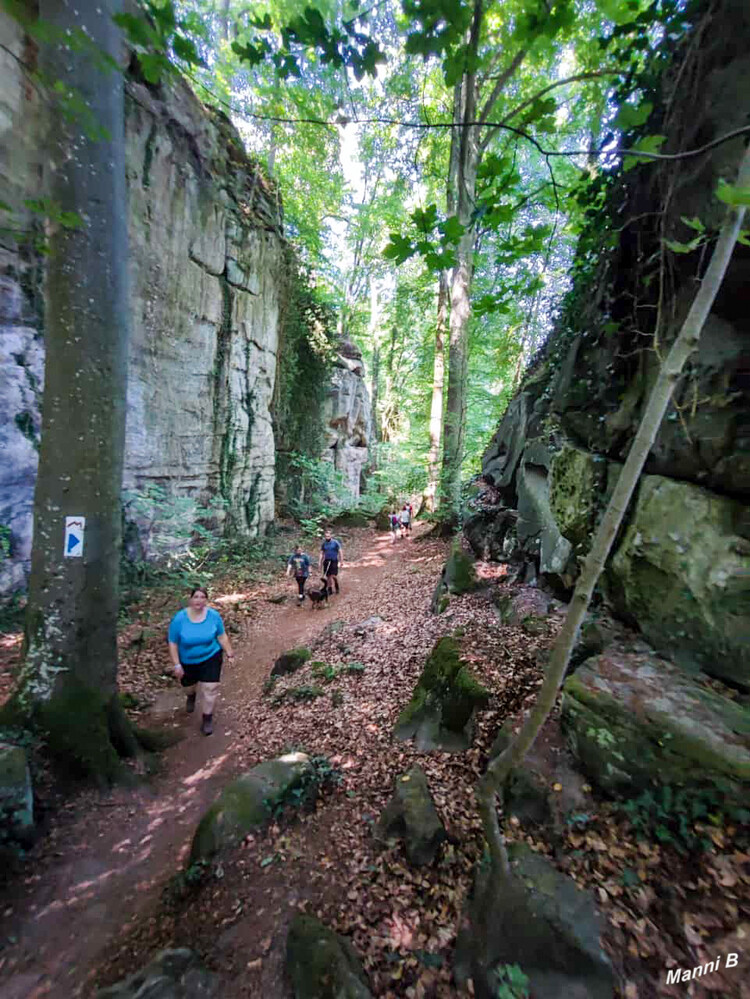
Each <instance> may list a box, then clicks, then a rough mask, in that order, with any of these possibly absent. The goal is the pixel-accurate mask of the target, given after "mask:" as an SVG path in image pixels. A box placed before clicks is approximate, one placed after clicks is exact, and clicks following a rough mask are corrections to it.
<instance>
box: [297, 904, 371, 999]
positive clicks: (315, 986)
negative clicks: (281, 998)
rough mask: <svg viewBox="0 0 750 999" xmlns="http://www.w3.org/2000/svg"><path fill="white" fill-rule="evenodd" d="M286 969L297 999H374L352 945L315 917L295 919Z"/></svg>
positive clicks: (300, 915) (303, 916) (298, 916)
mask: <svg viewBox="0 0 750 999" xmlns="http://www.w3.org/2000/svg"><path fill="white" fill-rule="evenodd" d="M286 970H287V974H288V976H289V980H290V981H291V983H292V993H293V995H294V997H295V999H372V993H371V992H370V990H369V988H368V984H367V978H366V976H365V973H364V970H363V968H362V964H361V962H360V960H359V957H358V956H357V953H356V951H355V950H354V948H353V947H352V945H351V944H350V943H349V941H348V940H347V939H346V938H345V937H341V936H339V935H338V934H336V933H334V932H333V930H329V929H328V927H327V926H324V925H323V923H321V922H320V920H318V919H315V918H314V917H313V916H305V915H302V914H301V913H298V914H297V915H296V916H295V917H294V919H292V922H291V924H290V926H289V934H288V936H287V940H286Z"/></svg>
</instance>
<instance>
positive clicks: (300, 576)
mask: <svg viewBox="0 0 750 999" xmlns="http://www.w3.org/2000/svg"><path fill="white" fill-rule="evenodd" d="M292 573H294V578H295V579H296V580H297V589H298V590H299V596H298V597H297V602H298V604H299V605H300V606H302V601H303V600H304V599H305V583H306V582H307V578H308V576H309V575H310V556H309V555H305V553H304V552H303V551H302V545H297V546H296V547H295V549H294V554H293V555H290V556H289V560H288V562H287V564H286V574H287V576H290V575H291V574H292Z"/></svg>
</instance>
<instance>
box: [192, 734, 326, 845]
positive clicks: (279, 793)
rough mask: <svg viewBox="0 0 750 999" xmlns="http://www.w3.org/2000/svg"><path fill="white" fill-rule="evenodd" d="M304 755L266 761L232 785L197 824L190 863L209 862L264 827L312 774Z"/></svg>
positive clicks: (309, 764) (228, 785)
mask: <svg viewBox="0 0 750 999" xmlns="http://www.w3.org/2000/svg"><path fill="white" fill-rule="evenodd" d="M311 771H312V765H311V763H310V760H309V758H308V757H307V756H306V755H305V754H304V753H289V754H287V755H286V756H281V757H279V758H278V759H276V760H266V761H265V762H264V763H260V764H258V766H257V767H253V769H252V770H250V771H249V772H248V773H246V774H242V776H241V777H237V778H236V779H235V780H233V781H231V782H230V783H229V784H227V786H226V787H225V788H224V790H223V791H222V792H221V794H220V795H219V797H218V799H217V800H216V801H215V802H214V804H213V805H212V806H211V807H210V808H209V809H208V811H207V812H206V813H205V815H204V816H203V818H202V819H201V820H200V822H199V823H198V828H197V829H196V830H195V835H194V836H193V843H192V846H191V849H190V862H191V863H194V862H195V861H198V860H208V859H210V858H211V857H213V856H214V855H215V854H217V853H219V852H220V851H221V850H223V849H226V848H228V847H232V846H236V845H237V844H238V843H240V842H241V841H242V839H243V838H244V837H245V836H246V835H247V834H248V833H249V832H252V831H253V829H257V828H259V827H261V826H264V825H265V824H266V822H267V821H268V820H269V819H270V817H271V815H272V813H273V810H274V808H275V807H276V806H277V805H279V804H281V803H282V802H283V801H284V800H285V798H286V797H287V795H288V794H289V792H290V791H292V790H293V789H294V788H297V787H299V786H300V785H301V784H302V783H303V781H304V779H305V777H306V776H307V775H308V774H309V773H311Z"/></svg>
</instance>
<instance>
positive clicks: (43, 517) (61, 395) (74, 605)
mask: <svg viewBox="0 0 750 999" xmlns="http://www.w3.org/2000/svg"><path fill="white" fill-rule="evenodd" d="M118 9H119V3H118V0H100V3H98V4H86V5H84V6H83V8H82V9H81V12H78V11H75V10H74V9H73V5H72V4H69V3H65V2H64V0H42V4H41V10H40V16H41V18H42V19H43V20H44V21H45V22H46V23H48V24H52V25H55V26H56V27H57V28H61V29H68V28H75V29H76V30H79V31H80V30H84V31H85V32H86V33H87V34H88V36H89V37H90V38H91V39H92V41H93V43H94V44H95V45H97V46H98V47H99V48H100V49H101V50H102V51H104V52H107V53H108V54H109V55H111V56H112V57H113V58H114V59H118V60H119V57H120V55H121V42H120V35H119V31H118V29H117V28H116V26H115V25H114V24H113V22H112V16H113V15H114V14H115V13H116V12H117V10H118ZM41 60H42V64H43V67H44V70H45V72H46V73H47V74H48V76H49V78H51V79H52V80H54V81H59V82H61V83H62V84H64V85H65V87H66V88H69V91H70V92H73V93H75V94H77V95H78V96H80V98H82V99H83V100H84V101H86V103H87V104H88V106H89V108H90V110H91V113H92V121H93V122H94V123H95V126H96V128H97V129H101V130H106V133H104V132H102V134H106V135H107V138H104V139H102V138H97V139H92V138H91V137H89V136H88V135H86V134H84V127H83V126H85V125H86V124H87V123H86V122H83V121H81V120H74V121H66V120H65V119H64V118H63V117H62V115H57V116H56V120H55V121H54V122H52V121H51V120H50V123H49V141H48V151H49V161H50V162H51V163H52V164H53V169H54V173H53V176H52V178H51V183H50V187H49V195H50V197H51V198H52V199H53V201H54V202H56V203H57V205H58V206H59V208H61V209H62V210H64V211H69V212H77V213H78V214H79V216H80V217H81V219H82V220H83V221H82V225H81V226H80V228H77V229H65V228H61V227H57V226H56V227H54V230H53V232H52V233H51V236H50V241H49V249H50V254H49V257H48V267H47V284H46V297H45V347H46V363H45V385H44V398H43V404H42V439H41V448H40V454H39V474H38V478H37V484H36V493H35V499H34V541H33V549H32V558H31V578H30V582H29V605H28V612H27V620H26V658H25V664H24V667H23V671H22V675H21V681H20V684H19V689H18V691H17V693H16V696H15V697H14V700H13V704H12V706H13V709H14V710H15V711H16V712H20V713H21V714H22V716H24V717H26V718H27V719H30V720H31V721H32V723H33V724H35V725H36V726H38V727H39V728H40V729H41V730H42V731H43V732H44V733H45V735H46V739H47V742H48V746H49V749H50V752H51V754H52V755H53V756H55V757H57V758H59V759H60V760H64V761H65V762H66V763H67V764H68V765H72V766H73V768H74V769H75V770H77V771H78V772H80V773H82V774H84V775H86V776H89V777H93V778H94V779H97V780H106V779H110V778H112V777H113V776H114V775H115V773H116V771H117V769H118V752H120V753H129V752H132V751H133V750H134V748H135V745H134V740H133V737H132V735H131V733H130V729H129V726H128V725H127V722H126V719H125V717H124V715H123V712H122V709H121V708H120V706H119V702H118V699H117V615H118V606H119V603H118V571H119V556H120V530H121V520H120V519H121V512H120V489H121V483H122V469H123V455H124V444H125V401H126V380H127V363H128V326H129V317H128V297H127V245H128V244H127V235H128V234H127V216H126V191H125V147H124V114H123V107H124V104H123V76H122V74H121V73H120V72H118V71H117V70H114V71H110V72H109V73H106V74H105V73H103V72H101V71H100V70H99V69H98V68H96V67H95V66H94V65H93V61H92V60H91V58H90V56H89V55H87V54H86V53H74V52H71V51H70V49H68V48H67V47H65V46H64V45H63V44H57V43H55V44H52V43H50V44H48V45H45V46H43V48H42V51H41ZM89 130H90V129H89ZM66 517H76V518H79V517H80V518H85V531H84V532H83V548H82V557H66V555H65V554H64V552H63V546H64V541H65V519H66ZM79 530H80V528H79ZM76 550H77V546H75V545H74V544H73V543H72V542H70V547H69V548H68V551H69V552H75V551H76Z"/></svg>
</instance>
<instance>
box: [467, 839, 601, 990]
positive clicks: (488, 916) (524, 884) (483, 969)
mask: <svg viewBox="0 0 750 999" xmlns="http://www.w3.org/2000/svg"><path fill="white" fill-rule="evenodd" d="M509 854H510V859H511V865H512V874H511V875H510V878H509V879H507V880H506V879H502V878H500V877H497V876H496V875H494V874H493V872H492V868H491V866H490V865H489V864H487V865H479V866H478V868H477V872H476V876H475V881H474V889H473V892H472V895H471V898H470V900H469V903H468V905H467V908H466V911H465V912H464V915H463V919H462V923H461V928H460V931H459V936H458V942H457V945H456V956H455V967H454V972H455V977H456V981H457V983H458V984H459V986H465V985H466V983H467V981H468V979H469V978H472V979H473V981H474V991H475V994H476V995H480V996H495V995H497V994H498V993H497V986H498V984H499V981H498V978H497V971H496V969H497V968H498V966H500V965H503V964H518V965H519V966H520V967H521V970H522V971H523V972H524V973H525V974H526V975H528V977H529V984H530V991H531V994H532V995H533V996H534V997H535V999H561V997H563V996H565V997H570V999H573V997H575V999H612V996H613V995H614V974H613V971H612V967H611V965H610V963H609V960H608V958H607V956H606V954H605V953H604V951H603V950H602V947H601V944H600V943H599V937H600V935H601V932H602V930H603V929H604V925H603V922H602V920H601V918H600V916H599V914H598V912H597V910H596V907H595V905H594V902H593V898H592V895H591V893H590V892H582V891H580V890H579V889H578V887H577V885H576V883H575V882H574V881H573V880H572V878H569V877H567V876H566V875H564V874H561V873H560V872H559V871H557V870H556V869H555V868H554V867H553V866H552V864H551V863H550V862H549V861H548V860H547V859H546V858H545V857H542V856H540V855H539V854H536V853H533V852H532V851H531V850H529V848H528V847H527V846H526V845H525V844H523V845H517V844H513V845H512V846H511V847H510V849H509Z"/></svg>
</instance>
